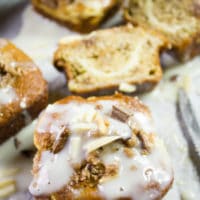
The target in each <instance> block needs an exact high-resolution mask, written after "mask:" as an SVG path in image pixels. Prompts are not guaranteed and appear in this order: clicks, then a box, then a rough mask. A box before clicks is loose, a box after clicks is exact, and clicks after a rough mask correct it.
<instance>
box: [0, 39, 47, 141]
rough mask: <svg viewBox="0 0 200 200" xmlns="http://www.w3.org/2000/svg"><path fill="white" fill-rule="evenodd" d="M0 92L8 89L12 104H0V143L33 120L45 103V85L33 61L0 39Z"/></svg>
mask: <svg viewBox="0 0 200 200" xmlns="http://www.w3.org/2000/svg"><path fill="white" fill-rule="evenodd" d="M0 77H1V78H0V89H2V88H5V87H8V86H9V87H11V88H12V89H13V90H14V92H15V93H16V98H15V99H14V101H12V102H10V103H6V104H2V105H0V113H1V115H0V133H1V134H0V143H2V142H3V141H4V140H6V139H7V138H9V137H10V136H12V135H14V134H16V133H17V131H19V130H20V129H21V128H22V127H23V126H24V125H25V124H26V123H27V121H29V120H30V119H27V117H28V118H32V119H34V118H35V117H36V116H37V115H38V113H39V112H40V111H41V110H42V109H43V108H44V107H45V106H46V104H47V84H46V81H45V80H44V79H43V77H42V74H41V72H40V71H39V69H38V68H37V67H36V65H35V64H34V63H33V61H32V60H31V59H30V58H29V57H28V56H27V55H25V54H24V53H23V52H22V51H21V50H19V49H18V48H16V47H15V46H14V45H13V44H12V43H10V42H9V41H7V40H4V39H0Z"/></svg>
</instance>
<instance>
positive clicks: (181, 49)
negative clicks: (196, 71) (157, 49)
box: [124, 0, 200, 61]
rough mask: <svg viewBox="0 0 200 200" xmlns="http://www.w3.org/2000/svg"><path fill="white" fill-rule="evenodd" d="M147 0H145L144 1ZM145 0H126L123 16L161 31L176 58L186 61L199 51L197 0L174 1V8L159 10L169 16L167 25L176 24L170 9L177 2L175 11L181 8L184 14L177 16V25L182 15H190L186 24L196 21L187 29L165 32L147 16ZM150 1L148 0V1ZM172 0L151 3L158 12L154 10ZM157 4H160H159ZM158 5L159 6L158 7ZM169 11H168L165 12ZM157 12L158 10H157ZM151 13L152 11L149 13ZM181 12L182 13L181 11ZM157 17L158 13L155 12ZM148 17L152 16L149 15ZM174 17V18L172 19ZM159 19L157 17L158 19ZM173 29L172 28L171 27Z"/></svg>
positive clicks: (163, 6)
mask: <svg viewBox="0 0 200 200" xmlns="http://www.w3.org/2000/svg"><path fill="white" fill-rule="evenodd" d="M146 2H147V1H146ZM146 2H145V1H143V0H142V1H139V0H128V2H127V6H126V7H125V9H124V18H125V20H126V21H128V22H131V23H133V24H134V25H139V26H144V27H147V28H152V29H155V30H156V31H158V32H160V33H162V34H163V35H165V36H166V37H167V38H168V40H169V42H170V43H171V45H172V51H174V52H175V54H176V55H177V58H178V59H180V60H181V61H186V60H188V59H190V58H192V57H194V56H196V55H198V54H199V53H200V42H199V34H200V18H199V14H198V13H199V2H198V0H192V1H190V0H184V1H183V2H182V3H179V2H176V1H174V2H176V4H175V5H174V8H171V9H166V10H167V11H165V10H164V9H163V10H164V11H162V12H160V15H163V16H166V18H167V17H169V16H170V17H171V21H169V22H167V23H168V24H167V26H168V27H170V26H176V24H175V23H173V20H174V19H175V18H176V17H177V16H175V15H174V12H173V11H172V9H176V6H177V4H179V7H178V8H177V9H176V11H177V13H178V12H179V11H180V10H181V9H182V12H184V15H185V16H182V15H181V16H179V17H180V24H177V26H179V25H180V26H181V23H182V22H184V21H183V20H182V22H181V19H182V18H183V19H184V17H190V21H187V22H185V24H187V25H188V27H189V24H190V23H196V25H194V26H193V28H188V30H184V29H182V33H181V31H179V33H178V32H176V31H174V32H172V33H171V32H167V31H165V30H164V29H162V27H159V26H158V25H157V24H154V23H155V22H152V21H151V19H150V18H149V15H150V14H148V13H147V10H149V9H150V8H146V4H147V3H146ZM149 2H150V1H149ZM152 2H153V1H152ZM172 2H173V1H171V2H167V1H163V0H161V1H159V3H158V2H155V3H154V2H153V3H152V5H153V6H154V8H153V9H154V12H155V13H156V12H158V11H156V10H159V9H162V8H165V7H167V4H172V6H173V3H174V2H173V3H172ZM158 4H160V5H161V4H162V5H161V6H160V5H158ZM159 6H160V8H158V7H159ZM167 12H169V13H167ZM158 13H159V12H158ZM151 14H152V13H151ZM167 14H168V15H167ZM182 14H183V13H182ZM157 16H158V17H159V15H158V14H157ZM150 17H152V16H151V15H150ZM173 18H174V19H173ZM158 21H159V19H158ZM160 22H161V23H163V22H164V23H165V22H166V21H164V20H163V21H159V23H160ZM172 29H173V28H172Z"/></svg>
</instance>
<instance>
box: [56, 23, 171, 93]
mask: <svg viewBox="0 0 200 200" xmlns="http://www.w3.org/2000/svg"><path fill="white" fill-rule="evenodd" d="M164 46H165V47H166V46H167V42H166V40H165V38H164V37H162V36H161V35H160V34H157V33H155V32H154V31H151V30H148V29H145V28H141V27H133V26H132V25H131V24H128V25H126V26H121V27H117V28H111V29H106V30H99V31H95V32H92V33H91V34H89V35H87V36H82V37H81V36H77V37H66V38H63V39H62V40H61V41H60V44H59V47H58V49H57V51H56V52H55V55H54V64H55V66H56V67H57V68H58V69H61V70H64V71H65V73H66V76H67V78H68V87H69V90H70V91H71V92H72V93H77V94H82V95H83V94H91V93H92V94H95V95H102V94H110V93H113V92H114V91H115V90H120V91H121V92H125V93H129V94H131V93H134V92H137V91H146V90H150V89H151V88H152V87H153V86H155V85H156V84H157V83H158V82H159V81H160V79H161V77H162V71H161V67H160V60H159V52H160V51H161V49H162V48H163V47H164Z"/></svg>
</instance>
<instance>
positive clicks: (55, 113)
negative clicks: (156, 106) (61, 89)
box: [29, 94, 173, 200]
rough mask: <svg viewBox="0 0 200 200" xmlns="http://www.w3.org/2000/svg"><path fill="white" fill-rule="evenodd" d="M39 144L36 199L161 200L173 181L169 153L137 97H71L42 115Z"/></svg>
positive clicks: (36, 138)
mask: <svg viewBox="0 0 200 200" xmlns="http://www.w3.org/2000/svg"><path fill="white" fill-rule="evenodd" d="M34 142H35V145H36V147H37V149H38V152H37V154H36V156H35V158H34V165H33V176H34V178H33V180H32V183H31V185H30V187H29V190H30V192H31V193H32V195H34V196H35V197H36V199H37V200H44V199H47V200H51V199H52V200H65V199H66V200H76V199H78V200H88V199H90V200H105V199H109V200H111V199H127V200H129V199H130V200H135V199H142V200H159V199H161V198H162V197H163V196H164V195H165V194H166V192H167V191H168V190H169V188H170V187H171V185H172V182H173V172H172V168H171V164H170V160H169V157H168V154H167V152H166V150H165V148H164V145H163V143H162V142H161V141H160V140H159V139H158V138H157V136H156V135H155V134H154V128H153V125H152V118H151V115H150V112H149V110H148V108H147V107H146V106H144V105H143V104H142V103H141V102H140V101H139V100H138V99H137V98H131V97H127V96H123V95H121V94H118V95H115V96H105V97H90V98H88V99H83V98H80V97H77V96H76V97H75V96H69V97H67V98H65V99H63V100H60V101H58V102H56V103H55V104H52V105H49V106H48V107H47V108H46V110H45V111H44V112H43V113H42V114H41V116H40V118H39V121H38V124H37V127H36V130H35V136H34ZM55 146H56V147H57V148H56V149H57V150H56V151H55Z"/></svg>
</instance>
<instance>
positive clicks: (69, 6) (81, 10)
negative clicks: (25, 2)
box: [32, 0, 120, 33]
mask: <svg viewBox="0 0 200 200" xmlns="http://www.w3.org/2000/svg"><path fill="white" fill-rule="evenodd" d="M44 2H45V1H44ZM44 2H43V3H42V2H41V0H32V4H33V6H34V8H35V9H36V10H37V11H38V12H39V13H41V14H43V15H44V16H47V17H49V18H51V19H53V20H56V21H57V22H59V23H60V24H62V25H65V26H68V27H69V28H70V29H72V30H75V31H78V32H81V33H88V32H90V31H92V30H94V29H96V28H97V27H98V26H99V25H100V24H101V23H102V22H103V21H104V20H105V19H106V18H107V17H109V15H112V14H113V13H114V12H116V10H117V9H118V7H119V4H120V3H119V0H110V2H109V4H108V5H107V6H103V5H102V8H101V11H100V12H99V11H98V12H97V13H95V12H94V11H95V10H92V9H91V8H89V7H87V5H84V4H82V3H77V2H75V1H74V2H67V1H63V0H56V1H55V5H54V6H53V5H51V6H50V5H49V6H48V5H47V4H45V3H44ZM99 2H101V1H99ZM92 12H94V13H93V14H92Z"/></svg>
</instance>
